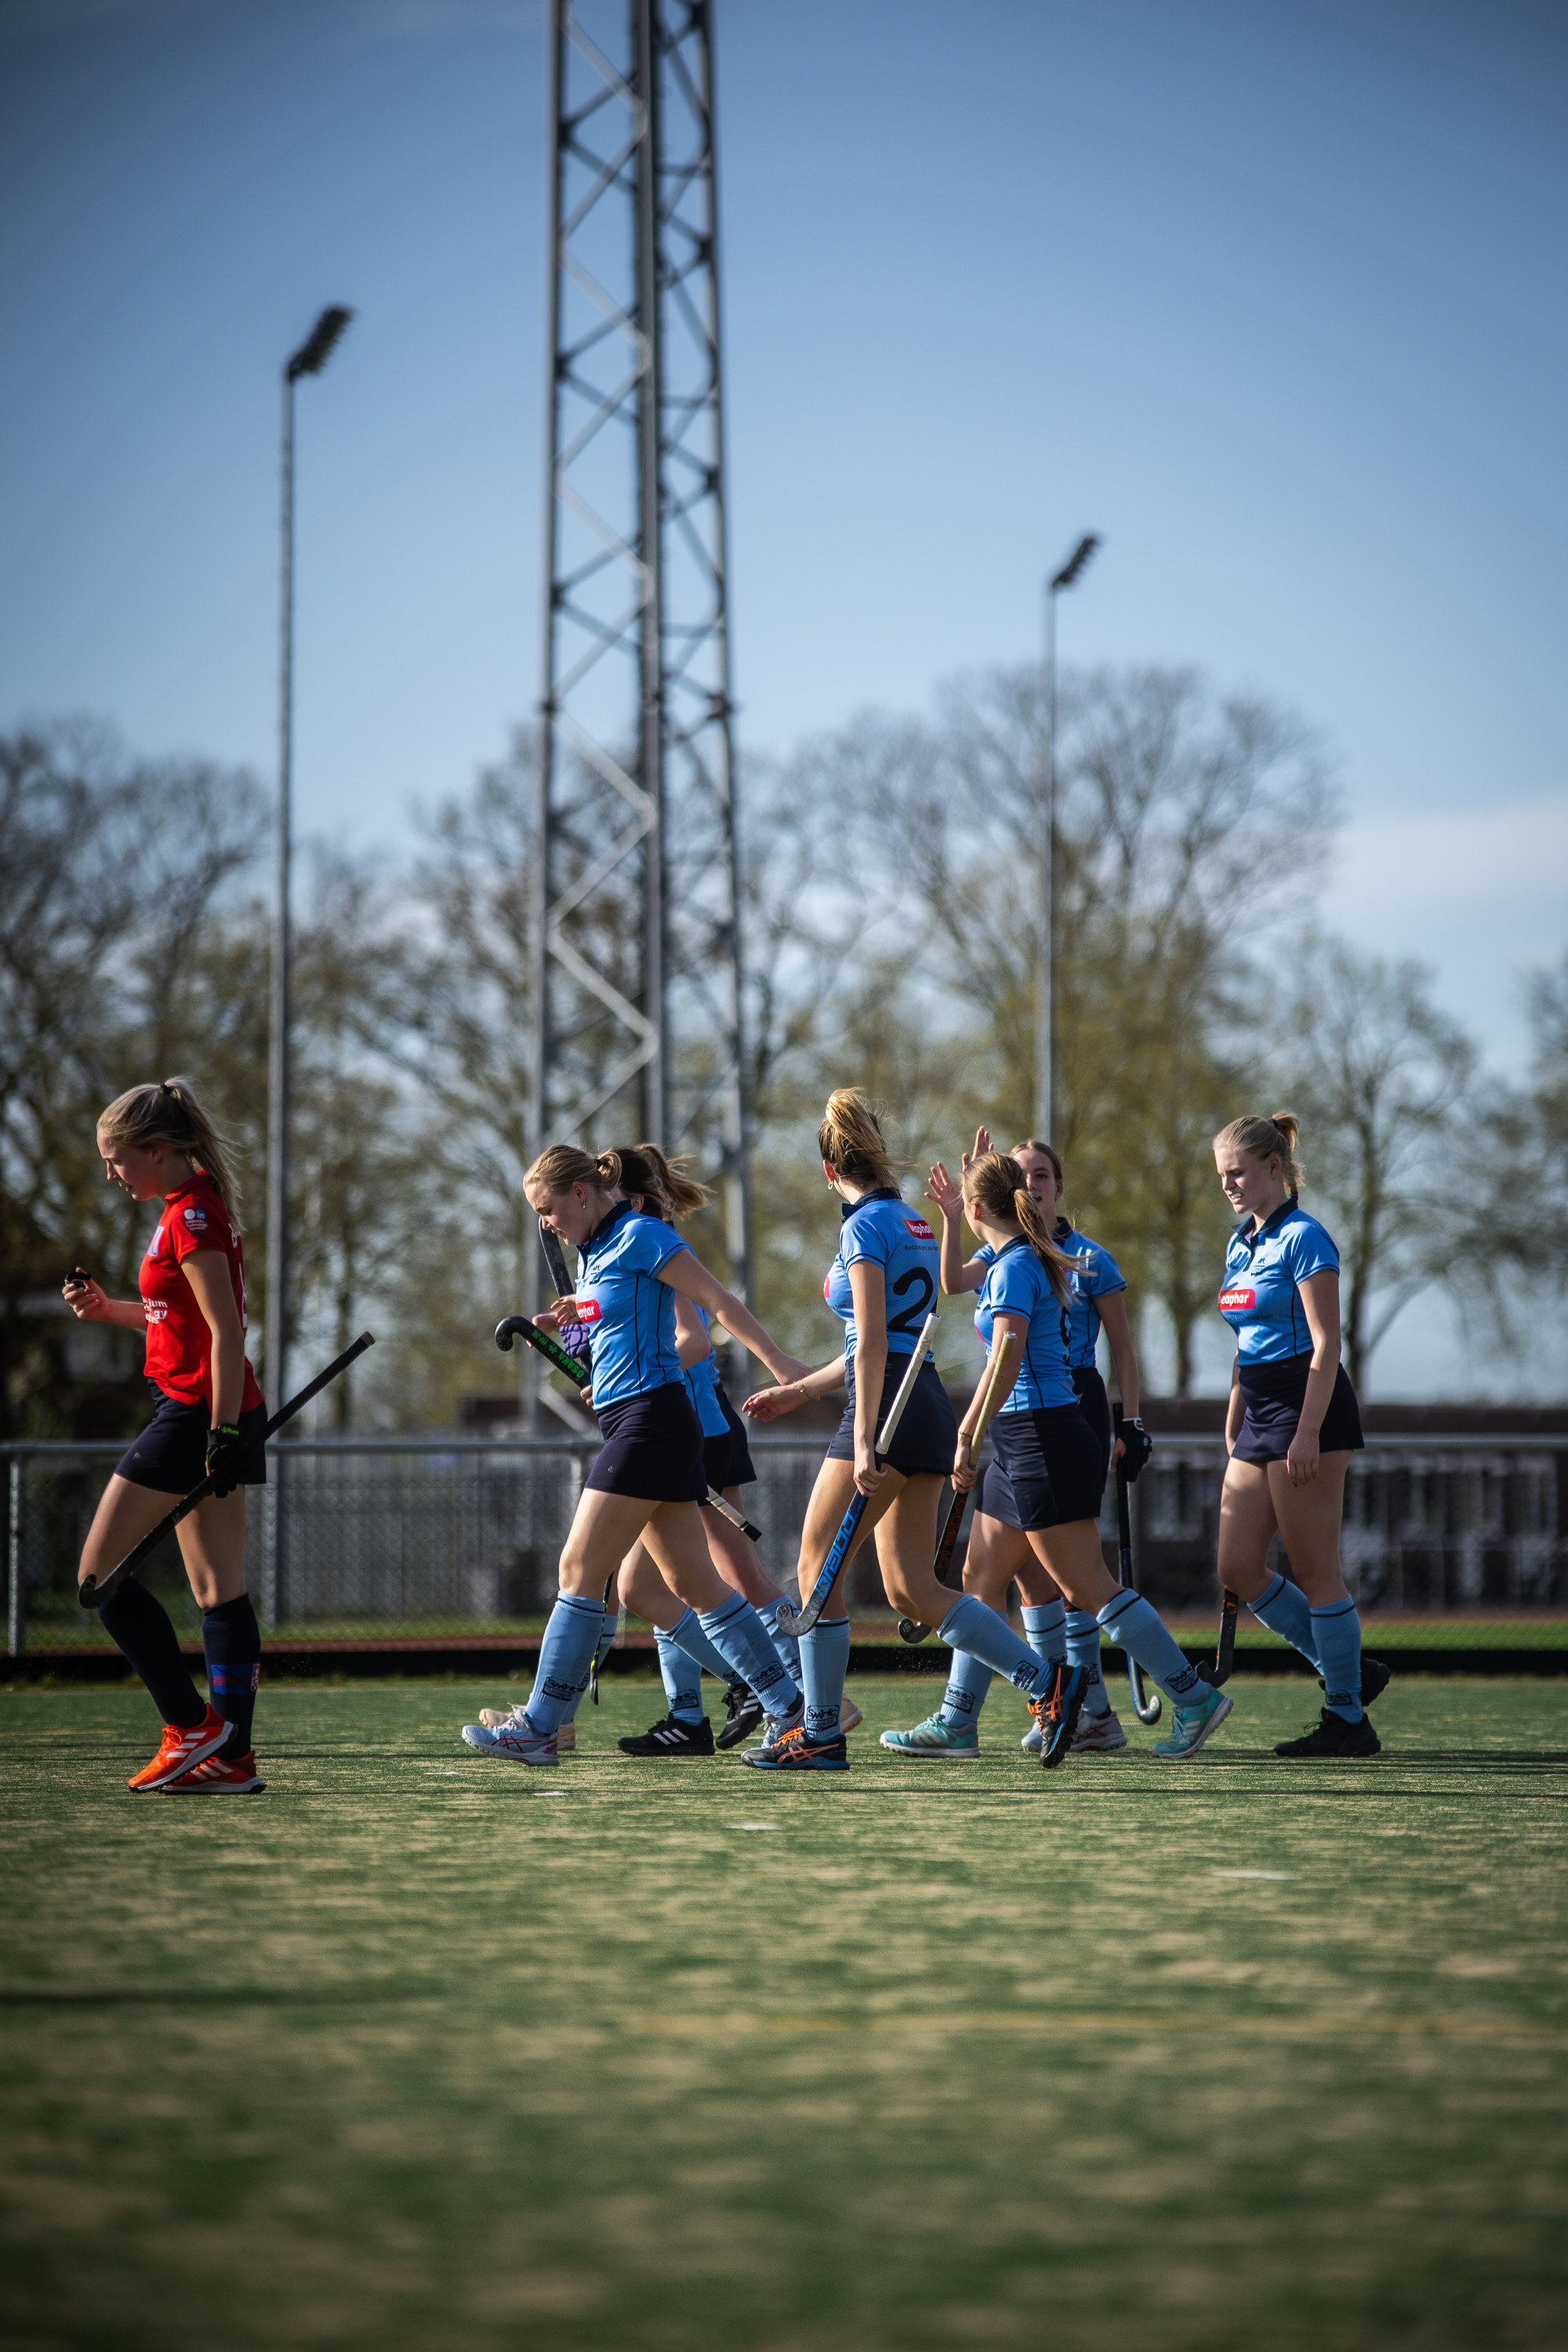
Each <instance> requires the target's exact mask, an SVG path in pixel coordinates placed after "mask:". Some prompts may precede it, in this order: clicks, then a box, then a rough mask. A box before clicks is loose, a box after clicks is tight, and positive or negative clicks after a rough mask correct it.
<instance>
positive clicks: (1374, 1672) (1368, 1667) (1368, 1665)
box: [1318, 1653, 1394, 1706]
mask: <svg viewBox="0 0 1568 2352" xmlns="http://www.w3.org/2000/svg"><path fill="white" fill-rule="evenodd" d="M1393 1680H1394V1668H1393V1667H1392V1666H1385V1665H1384V1663H1383V1660H1382V1659H1381V1658H1369V1657H1367V1656H1366V1655H1365V1654H1364V1653H1363V1657H1362V1662H1361V1703H1362V1705H1363V1706H1371V1705H1372V1703H1373V1699H1374V1698H1381V1697H1382V1696H1383V1694H1384V1691H1385V1690H1386V1689H1387V1688H1388V1685H1389V1684H1390V1683H1391V1682H1392V1681H1393ZM1324 1687H1325V1685H1324V1682H1323V1677H1322V1675H1319V1676H1318V1688H1319V1689H1320V1690H1322V1689H1323V1688H1324Z"/></svg>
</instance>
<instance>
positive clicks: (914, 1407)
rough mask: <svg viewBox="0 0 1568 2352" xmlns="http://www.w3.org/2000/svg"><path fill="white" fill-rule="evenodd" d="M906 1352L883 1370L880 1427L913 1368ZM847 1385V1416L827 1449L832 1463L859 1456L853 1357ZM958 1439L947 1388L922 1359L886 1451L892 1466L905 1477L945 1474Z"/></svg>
mask: <svg viewBox="0 0 1568 2352" xmlns="http://www.w3.org/2000/svg"><path fill="white" fill-rule="evenodd" d="M909 1368H910V1360H909V1358H908V1357H907V1356H889V1359H888V1369H887V1370H886V1371H885V1372H884V1373H883V1375H882V1402H881V1403H880V1405H879V1407H878V1415H877V1426H878V1428H879V1429H880V1428H881V1426H882V1423H883V1421H884V1420H885V1419H886V1417H887V1412H888V1407H889V1405H890V1404H891V1403H892V1402H893V1399H894V1398H895V1397H896V1396H897V1395H898V1392H899V1383H900V1381H901V1380H902V1379H903V1377H904V1374H905V1373H906V1372H907V1371H908V1370H909ZM844 1385H845V1387H846V1388H847V1390H848V1391H849V1401H848V1402H847V1404H846V1406H845V1408H844V1418H843V1419H842V1421H841V1422H840V1423H839V1424H838V1427H837V1430H836V1431H835V1433H834V1437H833V1443H832V1444H831V1445H830V1446H829V1447H828V1449H827V1459H828V1461H829V1462H853V1461H854V1459H855V1365H854V1361H853V1360H850V1362H849V1363H848V1364H847V1366H846V1368H845V1379H844ZM957 1444H958V1415H957V1414H956V1413H955V1412H954V1411H953V1409H952V1402H950V1400H949V1397H948V1393H947V1391H946V1390H945V1389H944V1388H943V1387H942V1382H941V1381H939V1380H938V1378H937V1376H936V1366H935V1365H934V1364H922V1365H921V1369H920V1375H919V1378H918V1379H917V1380H916V1381H915V1384H914V1388H913V1390H912V1391H911V1392H910V1401H909V1402H908V1404H907V1405H905V1407H904V1413H903V1419H902V1420H901V1421H900V1423H899V1425H898V1428H897V1429H896V1430H895V1431H894V1432H893V1450H892V1452H891V1453H890V1454H889V1455H888V1457H887V1459H888V1466H889V1469H891V1470H901V1471H902V1472H903V1475H904V1476H905V1477H906V1478H918V1477H920V1476H921V1475H926V1476H929V1475H931V1474H933V1473H934V1474H935V1475H936V1476H938V1477H939V1478H945V1477H946V1476H947V1475H948V1473H949V1471H950V1470H951V1469H952V1456H953V1452H954V1449H955V1447H956V1446H957Z"/></svg>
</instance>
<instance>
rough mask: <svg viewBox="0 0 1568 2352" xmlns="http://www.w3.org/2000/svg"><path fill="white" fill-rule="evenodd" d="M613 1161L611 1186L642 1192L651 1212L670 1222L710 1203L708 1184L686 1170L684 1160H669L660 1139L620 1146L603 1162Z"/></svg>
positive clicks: (645, 1205) (646, 1207)
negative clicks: (701, 1182)
mask: <svg viewBox="0 0 1568 2352" xmlns="http://www.w3.org/2000/svg"><path fill="white" fill-rule="evenodd" d="M612 1163H613V1165H614V1168H615V1178H614V1181H613V1182H612V1183H611V1184H610V1190H611V1191H612V1192H636V1193H638V1194H639V1195H640V1196H641V1199H642V1202H643V1206H644V1208H645V1209H647V1212H648V1213H649V1214H650V1215H651V1216H656V1217H662V1218H663V1219H664V1221H665V1223H667V1224H671V1225H672V1224H674V1223H675V1221H676V1219H677V1218H678V1217H689V1216H690V1215H691V1213H692V1212H693V1211H694V1210H697V1209H701V1208H706V1206H707V1204H708V1188H707V1186H706V1185H705V1184H699V1183H697V1182H696V1181H694V1180H693V1179H692V1178H691V1177H689V1176H688V1175H687V1174H686V1173H685V1167H686V1162H685V1161H684V1160H675V1161H670V1160H667V1159H666V1158H665V1156H664V1154H663V1152H662V1151H661V1150H659V1148H658V1144H657V1143H637V1144H623V1145H621V1147H620V1148H619V1150H615V1151H606V1152H605V1155H604V1160H603V1161H602V1162H601V1165H603V1166H609V1165H610V1164H612Z"/></svg>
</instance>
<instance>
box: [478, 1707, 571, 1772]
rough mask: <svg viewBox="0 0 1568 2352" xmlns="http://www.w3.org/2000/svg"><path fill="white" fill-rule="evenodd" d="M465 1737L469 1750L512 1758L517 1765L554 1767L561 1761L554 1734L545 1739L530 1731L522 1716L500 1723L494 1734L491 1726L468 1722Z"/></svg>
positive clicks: (551, 1733) (547, 1735)
mask: <svg viewBox="0 0 1568 2352" xmlns="http://www.w3.org/2000/svg"><path fill="white" fill-rule="evenodd" d="M463 1738H464V1739H465V1740H466V1741H467V1743H468V1746H469V1747H470V1748H479V1751H480V1753H481V1754H482V1755H485V1756H510V1759H511V1760H512V1762H513V1763H514V1764H554V1763H556V1762H558V1761H559V1755H560V1744H559V1741H558V1739H557V1737H556V1734H555V1733H554V1732H553V1731H552V1732H549V1733H547V1734H546V1735H545V1736H544V1737H543V1738H541V1737H540V1735H539V1733H538V1732H536V1731H533V1730H531V1728H530V1727H529V1725H528V1724H527V1722H526V1721H525V1720H524V1719H523V1718H522V1717H521V1716H520V1717H517V1718H516V1719H515V1720H514V1721H511V1722H508V1723H503V1724H501V1725H500V1727H499V1728H498V1729H496V1730H494V1731H492V1730H491V1729H490V1728H489V1725H488V1724H483V1723H465V1724H464V1726H463Z"/></svg>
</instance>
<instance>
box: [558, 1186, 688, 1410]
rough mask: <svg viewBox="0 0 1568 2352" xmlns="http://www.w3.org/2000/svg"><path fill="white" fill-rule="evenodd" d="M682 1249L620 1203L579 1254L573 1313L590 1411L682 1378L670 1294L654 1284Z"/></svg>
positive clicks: (656, 1220) (652, 1220) (656, 1221)
mask: <svg viewBox="0 0 1568 2352" xmlns="http://www.w3.org/2000/svg"><path fill="white" fill-rule="evenodd" d="M685 1247H686V1244H685V1243H684V1242H683V1241H682V1240H681V1238H680V1235H679V1234H678V1233H677V1232H676V1230H675V1228H674V1226H673V1225H667V1224H666V1223H665V1222H664V1220H663V1218H662V1217H647V1216H645V1215H644V1214H643V1213H642V1212H641V1210H640V1209H634V1208H633V1206H632V1204H631V1202H629V1201H621V1202H617V1203H616V1207H615V1208H613V1209H612V1210H611V1211H610V1213H609V1215H608V1216H607V1217H606V1218H605V1221H604V1223H602V1224H599V1225H595V1228H594V1230H593V1232H592V1233H591V1234H589V1236H588V1238H587V1240H586V1241H585V1242H584V1243H583V1244H582V1245H581V1247H580V1248H579V1250H578V1253H577V1255H578V1273H577V1289H576V1298H577V1312H578V1319H579V1320H580V1321H581V1322H582V1323H583V1325H584V1328H586V1330H587V1334H588V1349H589V1361H590V1363H591V1365H592V1368H593V1375H594V1406H595V1412H602V1411H603V1410H604V1408H605V1405H610V1404H621V1403H623V1402H625V1401H626V1398H627V1397H634V1396H641V1395H642V1394H643V1392H644V1391H645V1390H647V1389H661V1388H665V1387H667V1386H668V1383H669V1382H670V1381H684V1380H685V1378H686V1367H685V1365H684V1364H683V1363H682V1362H681V1360H680V1358H679V1354H678V1353H677V1351H676V1345H675V1293H674V1291H673V1290H671V1288H670V1286H669V1285H668V1282H660V1280H659V1279H658V1269H659V1267H660V1266H661V1265H668V1262H669V1260H670V1259H671V1258H672V1257H673V1256H674V1255H675V1254H676V1252H677V1250H683V1249H684V1248H685Z"/></svg>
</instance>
